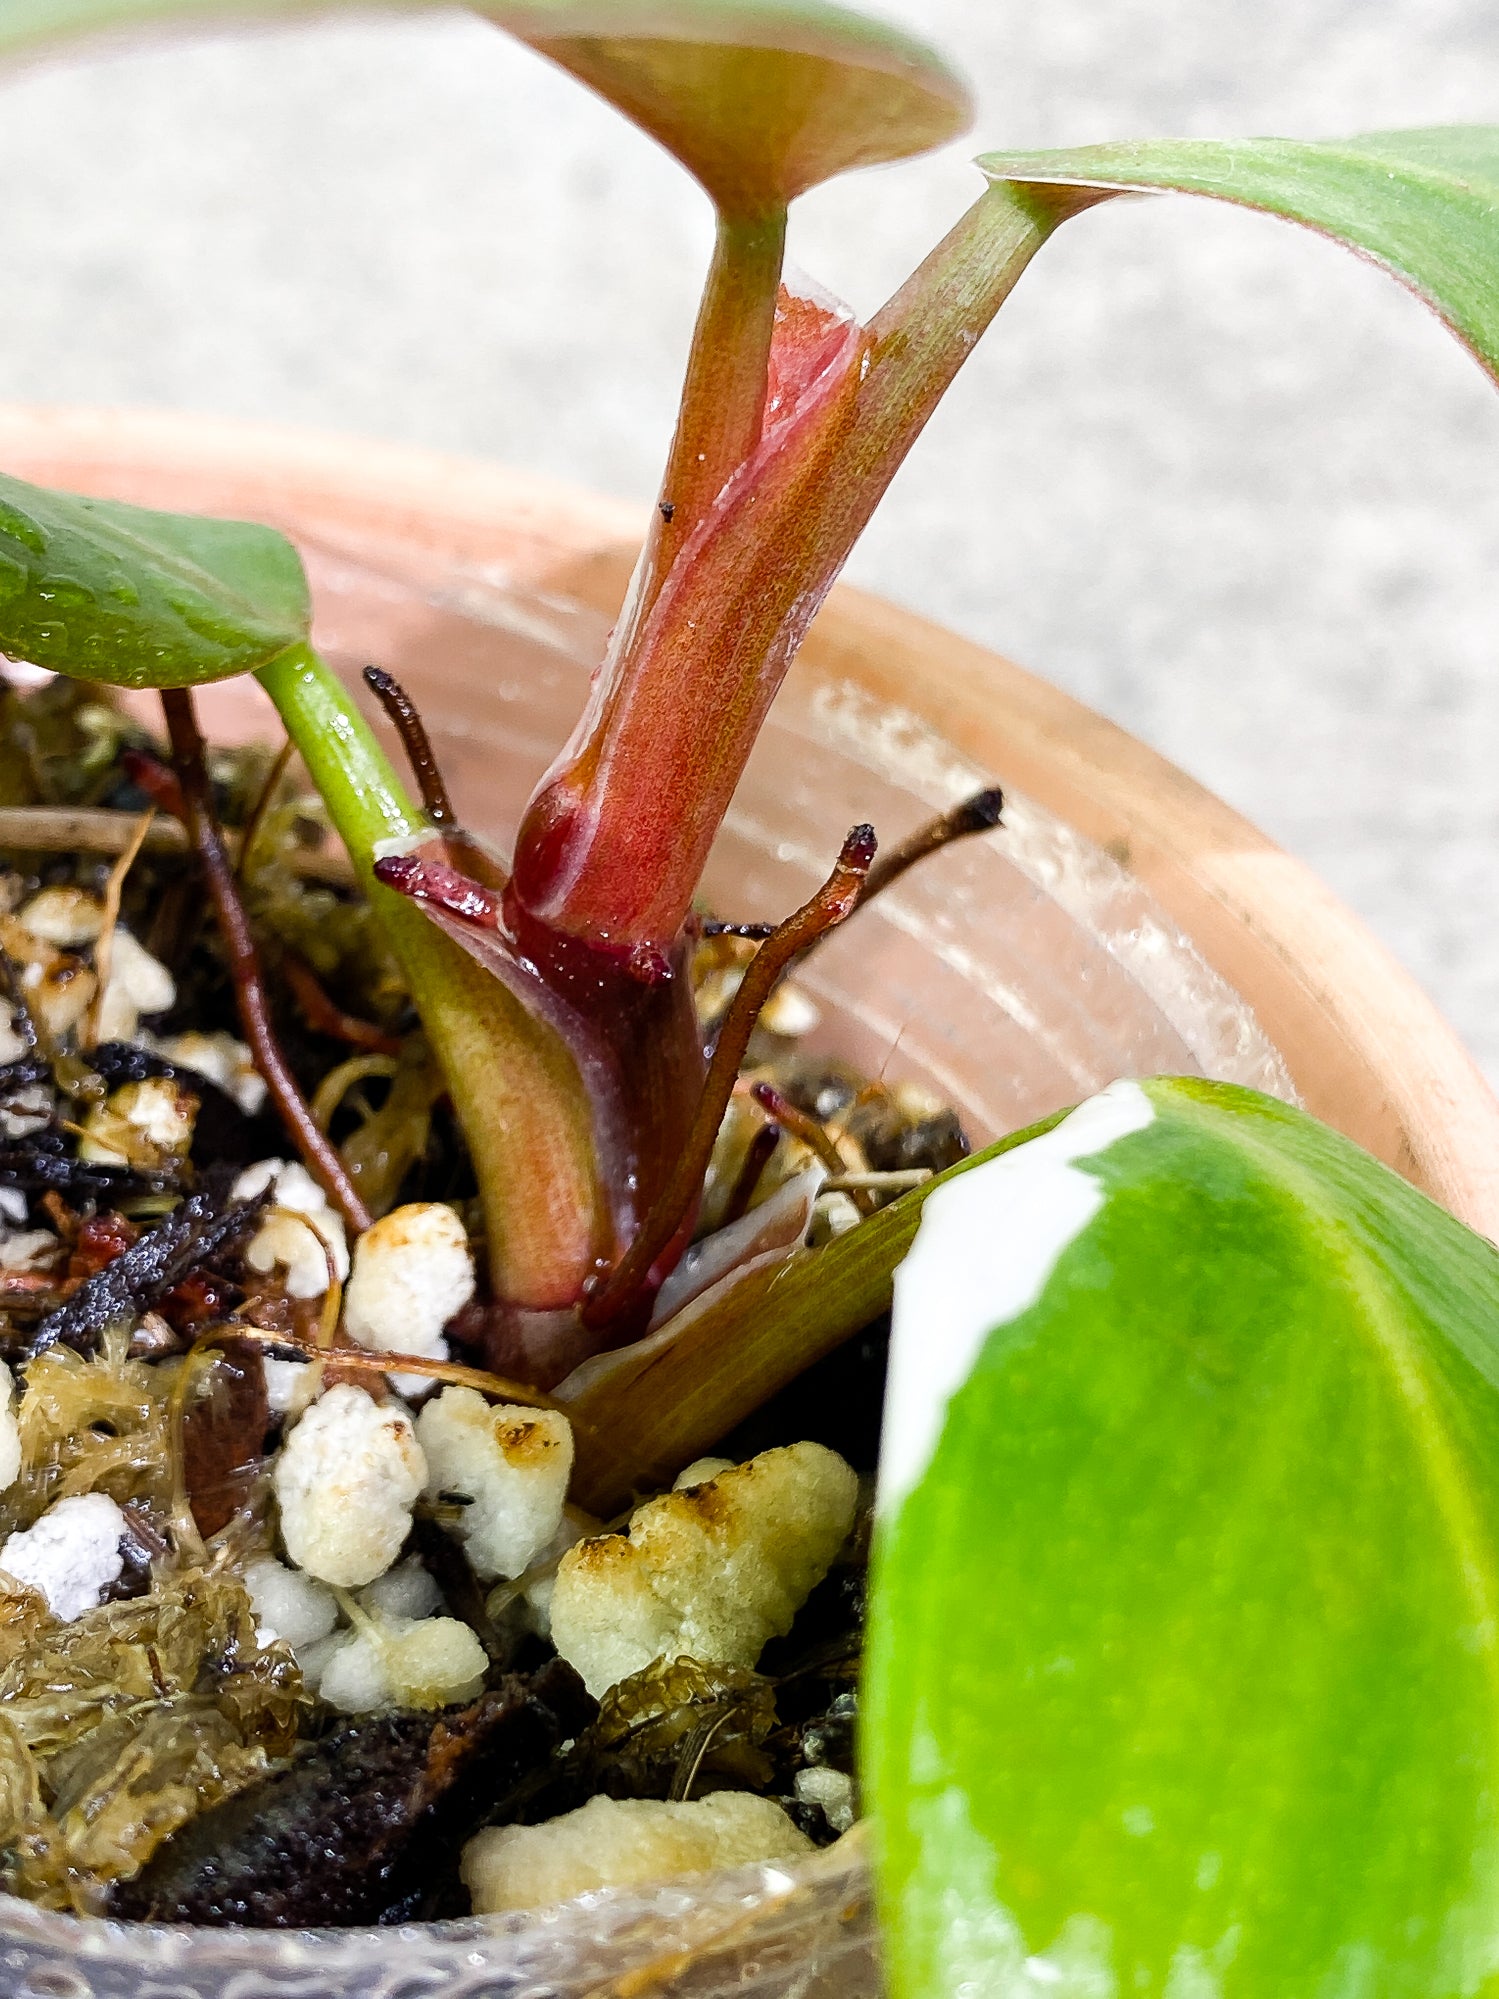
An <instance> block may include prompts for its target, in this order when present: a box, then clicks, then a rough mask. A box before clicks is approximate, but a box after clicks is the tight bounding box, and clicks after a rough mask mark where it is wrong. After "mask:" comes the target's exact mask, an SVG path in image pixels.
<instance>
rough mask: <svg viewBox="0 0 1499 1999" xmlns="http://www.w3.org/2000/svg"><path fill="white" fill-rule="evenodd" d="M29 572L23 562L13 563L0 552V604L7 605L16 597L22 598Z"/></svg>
mask: <svg viewBox="0 0 1499 1999" xmlns="http://www.w3.org/2000/svg"><path fill="white" fill-rule="evenodd" d="M28 576H29V572H28V570H27V568H26V565H25V563H24V562H16V561H13V560H12V558H11V557H10V556H8V555H6V554H4V553H3V551H0V604H8V603H10V602H11V601H12V599H13V598H16V597H24V596H25V594H26V584H27V581H28Z"/></svg>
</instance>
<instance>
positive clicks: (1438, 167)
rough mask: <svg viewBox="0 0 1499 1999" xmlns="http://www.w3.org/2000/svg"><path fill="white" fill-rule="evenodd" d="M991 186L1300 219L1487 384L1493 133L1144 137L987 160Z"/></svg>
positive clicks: (1497, 135) (1492, 367) (1449, 128)
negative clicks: (1156, 199) (1468, 353)
mask: <svg viewBox="0 0 1499 1999" xmlns="http://www.w3.org/2000/svg"><path fill="white" fill-rule="evenodd" d="M979 165H980V166H981V167H982V168H983V170H984V172H985V173H986V174H988V175H989V176H990V178H991V179H993V180H1003V181H1015V182H1018V183H1020V184H1021V185H1023V186H1029V187H1067V188H1097V189H1098V190H1100V193H1101V195H1103V196H1107V195H1110V194H1126V193H1152V192H1156V191H1166V192H1170V191H1174V192H1176V193H1179V194H1206V195H1210V196H1212V197H1213V198H1214V199H1215V200H1218V201H1231V202H1235V203H1237V204H1238V205H1239V206H1241V207H1244V208H1258V209H1262V210H1263V211H1264V212H1265V213H1266V214H1268V215H1279V216H1283V217H1284V218H1285V219H1286V220H1287V221H1289V222H1302V223H1305V224H1306V226H1307V227H1308V228H1310V229H1315V230H1317V231H1318V232H1319V233H1321V234H1322V235H1325V236H1332V237H1334V238H1336V240H1337V241H1338V242H1340V243H1344V244H1346V245H1347V246H1348V248H1349V249H1351V250H1356V251H1358V252H1359V253H1360V254H1361V255H1363V256H1365V257H1368V258H1370V259H1371V260H1372V261H1373V262H1374V263H1376V264H1382V265H1383V266H1384V268H1385V269H1386V270H1387V271H1390V272H1392V273H1393V274H1394V276H1395V277H1397V278H1398V279H1399V280H1400V281H1401V283H1402V284H1404V285H1407V286H1408V287H1409V288H1410V290H1411V291H1413V292H1414V293H1415V294H1416V296H1417V297H1418V298H1421V299H1424V300H1425V302H1426V303H1427V304H1428V305H1429V306H1430V307H1431V308H1432V309H1433V311H1435V312H1437V313H1439V314H1440V315H1441V317H1442V318H1443V319H1445V320H1446V322H1447V324H1448V325H1449V326H1450V327H1451V328H1452V330H1453V332H1454V333H1456V334H1457V336H1458V338H1459V339H1460V340H1462V341H1464V342H1465V343H1466V344H1467V345H1468V346H1469V347H1470V348H1471V349H1472V350H1473V352H1474V353H1475V354H1476V355H1477V357H1478V359H1479V360H1480V361H1481V362H1482V363H1483V365H1484V367H1485V368H1486V369H1487V370H1488V372H1489V373H1490V374H1491V375H1493V376H1494V377H1495V378H1496V380H1499V126H1491V125H1438V126H1431V127H1428V128H1426V129H1424V130H1417V131H1410V132H1366V133H1363V134H1361V135H1360V136H1359V137H1357V138H1353V139H1329V140H1300V139H1146V140H1141V141H1140V142H1138V143H1132V144H1125V145H1114V146H1085V147H1082V148H1080V149H1078V150H1076V151H1072V152H1056V153H986V154H984V155H983V156H982V157H981V158H980V160H979Z"/></svg>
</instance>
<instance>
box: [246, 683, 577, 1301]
mask: <svg viewBox="0 0 1499 1999" xmlns="http://www.w3.org/2000/svg"><path fill="white" fill-rule="evenodd" d="M257 677H258V678H259V680H260V682H261V685H262V686H263V687H264V688H265V690H266V692H267V693H268V694H269V695H270V697H271V699H272V701H274V702H275V704H276V707H277V709H278V711H279V713H280V715H281V719H282V721H283V722H284V723H285V725H286V730H287V733H288V735H290V736H291V738H292V739H293V741H294V742H295V743H296V745H297V747H298V749H299V750H300V751H301V752H302V757H303V760H304V762H305V763H306V765H307V767H308V770H309V771H310V772H311V774H312V779H313V782H314V783H315V784H316V785H317V787H318V789H319V791H320V792H321V793H322V795H323V798H324V800H325V801H326V803H327V806H328V810H329V812H330V813H331V815H332V818H333V823H334V824H335V826H337V828H338V830H339V832H340V834H341V835H342V836H343V839H344V842H345V844H346V845H347V847H348V849H349V853H350V856H351V858H352V859H353V861H354V865H355V868H356V870H357V872H358V874H359V877H360V879H361V881H362V882H363V884H364V886H365V888H366V890H367V892H368V894H369V897H370V901H371V903H372V905H373V906H374V908H375V909H376V910H377V912H378V914H379V916H380V920H381V923H382V925H383V926H384V929H385V932H386V935H387V936H388V938H389V939H390V943H391V947H392V949H393V950H394V951H395V954H396V957H397V959H398V961H399V963H400V966H401V970H402V972H403V974H404V975H405V978H406V982H407V984H408V986H409V987H410V990H411V996H412V999H413V1000H414V1001H415V1003H416V1007H417V1011H418V1012H419V1013H420V1015H421V1018H422V1025H423V1027H424V1028H425V1029H426V1032H427V1036H428V1038H429V1040H430V1041H431V1043H432V1047H433V1051H434V1053H435V1054H436V1056H437V1059H438V1062H439V1064H440V1065H441V1067H442V1071H443V1075H444V1077H445V1078H446V1080H447V1084H448V1089H449V1091H450V1093H451V1095H452V1098H453V1103H454V1106H455V1108H456V1109H457V1112H458V1115H459V1118H460V1119H461V1121H462V1124H463V1130H464V1136H465V1138H466V1139H467V1142H468V1147H469V1152H470V1154H471V1156H472V1158H473V1162H474V1169H475V1172H476V1173H477V1175H478V1179H479V1188H480V1193H481V1196H482V1199H483V1204H484V1220H485V1230H486V1234H487V1237H488V1244H489V1263H490V1278H491V1283H492V1285H493V1288H494V1291H495V1295H496V1297H497V1298H499V1299H501V1300H503V1301H505V1302H506V1303H509V1304H514V1305H517V1306H520V1307H532V1308H536V1309H540V1310H551V1309H554V1308H556V1307H558V1306H564V1305H570V1304H571V1303H572V1302H573V1300H574V1299H576V1298H577V1296H578V1295H579V1293H580V1291H581V1289H582V1287H583V1284H584V1282H585V1280H586V1279H587V1278H588V1277H589V1276H590V1275H591V1273H592V1271H593V1269H594V1267H595V1264H596V1262H597V1259H598V1256H599V1254H600V1250H601V1246H602V1245H601V1243H600V1241H599V1236H600V1232H601V1229H602V1226H603V1223H602V1216H603V1213H604V1204H603V1196H602V1192H601V1190H600V1187H599V1184H598V1176H597V1172H596V1170H595V1164H594V1157H593V1132H592V1116H591V1107H590V1105H589V1101H588V1098H587V1094H586V1092H585V1090H584V1087H583V1084H582V1081H581V1078H580V1077H579V1074H578V1069H577V1065H576V1063H575V1061H574V1059H573V1057H572V1055H571V1053H570V1051H569V1050H568V1049H567V1047H566V1046H565V1045H564V1044H563V1042H562V1040H561V1038H560V1037H559V1036H558V1035H557V1034H556V1032H555V1031H554V1030H553V1029H552V1028H550V1027H549V1026H548V1025H547V1024H546V1023H545V1022H543V1021H541V1020H539V1019H537V1018H536V1017H535V1016H534V1015H533V1014H531V1013H530V1012H529V1011H528V1010H527V1009H526V1007H525V1006H524V1005H523V1004H522V1002H521V1001H520V1000H519V999H518V998H517V997H516V996H515V994H513V993H512V992H511V991H510V990H509V989H508V988H507V987H505V986H504V985H503V984H502V983H501V982H500V981H499V980H497V979H495V978H492V977H490V976H488V975H487V974H486V973H485V972H484V971H483V970H482V969H481V968H480V966H478V965H477V964H475V962H474V961H473V959H472V958H471V957H470V956H469V955H468V954H467V953H466V952H465V951H464V950H463V949H462V948H461V946H459V945H457V944H455V943H453V942H452V940H451V939H450V938H448V937H446V936H445V935H444V934H443V933H442V932H441V931H440V930H439V929H437V928H436V926H435V925H433V924H432V923H430V922H429V921H428V920H427V918H426V917H425V916H424V915H423V914H422V912H421V911H420V910H419V909H418V908H416V907H415V905H414V904H412V903H410V902H408V901H407V900H406V898H405V897H404V896H401V895H397V894H395V893H393V892H392V891H391V890H389V889H386V888H382V887H381V885H380V884H379V882H377V881H376V880H375V878H374V876H373V874H372V873H371V869H372V866H373V861H374V848H375V844H376V842H377V841H379V840H384V839H390V838H400V837H402V836H405V835H407V834H411V833H416V832H421V831H424V830H426V829H425V822H424V820H423V818H422V815H421V813H420V812H419V811H418V810H417V808H416V807H415V806H414V805H413V804H412V803H411V801H410V799H409V798H408V797H407V795H406V792H405V790H404V788H403V787H402V785H401V782H400V780H399V778H398V777H397V776H396V774H395V772H394V771H393V770H392V769H391V767H390V764H389V763H388V762H387V760H386V757H385V754H384V752H383V751H382V750H381V748H380V746H379V744H378V743H377V742H376V741H375V738H374V736H373V734H372V733H371V731H370V728H369V725H368V724H367V723H366V722H365V720H364V717H363V716H362V715H361V714H360V713H359V710H358V709H357V708H356V707H355V706H354V703H353V701H352V699H351V697H350V695H349V693H348V691H347V689H346V688H345V687H344V686H343V684H342V682H341V681H339V680H338V679H337V678H336V677H335V676H334V675H333V674H332V673H330V672H329V670H328V668H327V667H326V666H325V665H324V664H323V662H322V660H321V659H319V658H318V656H317V654H316V653H315V652H314V651H313V650H312V648H311V647H310V646H294V647H292V648H290V649H289V650H288V651H287V652H284V653H282V654H280V655H279V657H278V658H276V659H274V660H272V661H271V662H270V664H269V665H268V666H266V667H263V668H262V669H261V671H260V673H259V675H258V676H257Z"/></svg>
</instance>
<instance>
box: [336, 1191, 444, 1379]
mask: <svg viewBox="0 0 1499 1999" xmlns="http://www.w3.org/2000/svg"><path fill="white" fill-rule="evenodd" d="M473 1295H474V1259H473V1255H472V1253H471V1251H470V1249H469V1246H468V1237H467V1236H466V1235H465V1233H464V1229H463V1224H462V1222H461V1221H459V1219H458V1217H457V1215H456V1214H454V1212H453V1210H452V1209H451V1208H450V1207H447V1206H446V1205H445V1204H444V1203H443V1202H441V1201H413V1202H412V1203H410V1205H409V1206H407V1207H404V1208H393V1209H392V1210H391V1212H390V1213H389V1214H388V1215H383V1216H382V1217H381V1218H380V1220H379V1221H377V1222H376V1223H375V1224H374V1226H373V1227H372V1228H368V1229H366V1230H365V1232H364V1234H363V1235H362V1236H360V1238H359V1240H358V1241H357V1242H356V1243H355V1245H354V1270H353V1275H352V1276H351V1277H350V1279H349V1288H348V1291H347V1292H346V1294H345V1296H344V1327H345V1330H346V1331H347V1333H348V1335H349V1337H350V1338H351V1339H352V1340H355V1341H357V1342H358V1343H359V1345H361V1346H366V1347H373V1348H374V1349H375V1351H376V1352H377V1353H412V1354H422V1355H424V1356H427V1355H430V1356H431V1357H432V1358H433V1359H434V1360H446V1359H447V1357H448V1343H447V1341H446V1340H445V1339H444V1338H443V1336H442V1329H443V1327H444V1326H445V1325H446V1324H447V1323H448V1320H449V1319H451V1318H452V1316H453V1314H454V1313H455V1312H457V1311H459V1310H461V1308H462V1307H463V1306H465V1305H466V1304H467V1303H468V1301H469V1299H470V1298H472V1297H473Z"/></svg>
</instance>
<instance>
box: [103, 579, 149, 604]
mask: <svg viewBox="0 0 1499 1999" xmlns="http://www.w3.org/2000/svg"><path fill="white" fill-rule="evenodd" d="M104 594H105V595H106V596H107V597H109V598H110V599H111V601H112V602H114V603H116V604H129V605H132V606H133V605H136V604H138V603H139V602H140V600H141V593H140V591H139V590H137V589H136V587H135V585H134V584H133V583H132V582H131V580H130V578H129V577H128V576H111V577H110V579H109V583H108V585H107V587H106V589H105V593H104Z"/></svg>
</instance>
